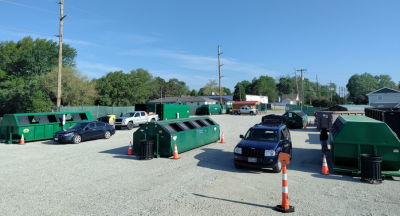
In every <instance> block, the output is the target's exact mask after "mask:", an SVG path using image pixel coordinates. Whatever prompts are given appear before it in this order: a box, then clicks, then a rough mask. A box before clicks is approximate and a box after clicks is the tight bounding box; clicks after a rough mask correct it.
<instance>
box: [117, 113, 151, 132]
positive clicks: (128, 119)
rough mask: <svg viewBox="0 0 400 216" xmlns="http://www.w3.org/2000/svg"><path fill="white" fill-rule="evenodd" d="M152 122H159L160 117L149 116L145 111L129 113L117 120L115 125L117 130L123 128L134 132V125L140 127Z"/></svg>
mask: <svg viewBox="0 0 400 216" xmlns="http://www.w3.org/2000/svg"><path fill="white" fill-rule="evenodd" d="M151 121H158V115H157V114H151V115H149V114H147V113H146V112H145V111H135V112H128V113H126V114H125V115H124V116H122V117H119V118H116V119H115V122H114V125H115V129H116V130H119V129H121V127H127V128H128V130H132V128H133V126H134V125H139V126H140V125H142V124H145V123H147V122H151Z"/></svg>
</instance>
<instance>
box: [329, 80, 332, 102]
mask: <svg viewBox="0 0 400 216" xmlns="http://www.w3.org/2000/svg"><path fill="white" fill-rule="evenodd" d="M329 93H330V95H331V102H332V81H329Z"/></svg>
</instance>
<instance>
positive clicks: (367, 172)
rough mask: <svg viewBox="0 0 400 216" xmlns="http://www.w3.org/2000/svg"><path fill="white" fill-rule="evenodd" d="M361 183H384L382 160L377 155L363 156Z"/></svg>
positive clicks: (361, 156)
mask: <svg viewBox="0 0 400 216" xmlns="http://www.w3.org/2000/svg"><path fill="white" fill-rule="evenodd" d="M360 159H361V181H363V182H369V183H372V184H378V183H382V170H381V162H382V158H381V157H380V156H377V155H370V154H361V155H360Z"/></svg>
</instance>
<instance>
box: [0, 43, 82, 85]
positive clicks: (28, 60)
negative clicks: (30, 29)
mask: <svg viewBox="0 0 400 216" xmlns="http://www.w3.org/2000/svg"><path fill="white" fill-rule="evenodd" d="M76 55H77V52H76V50H75V49H74V48H72V47H70V46H69V45H68V44H63V59H62V62H63V64H64V65H67V66H70V67H74V66H75V65H76V63H75V57H76ZM57 66H58V44H57V42H55V41H53V40H47V39H40V38H37V39H35V40H33V39H32V38H31V37H30V36H28V37H25V38H23V39H22V40H19V41H18V42H17V43H15V42H14V41H5V42H0V69H1V70H3V71H5V72H6V73H7V74H8V75H14V76H17V77H22V76H35V75H43V74H46V73H49V72H50V71H51V70H52V69H53V68H54V67H57Z"/></svg>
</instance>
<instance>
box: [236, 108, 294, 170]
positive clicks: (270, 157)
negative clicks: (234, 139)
mask: <svg viewBox="0 0 400 216" xmlns="http://www.w3.org/2000/svg"><path fill="white" fill-rule="evenodd" d="M266 117H267V118H266ZM262 119H263V122H262V123H260V124H256V125H254V126H253V127H251V128H250V129H249V130H248V131H247V133H246V135H245V136H243V135H240V138H242V139H243V140H242V141H240V142H239V143H238V144H237V145H236V147H235V150H234V163H235V167H236V168H238V169H240V168H243V167H250V168H272V170H273V171H274V172H276V173H279V172H281V169H282V164H281V163H280V162H279V159H278V158H279V153H280V152H285V153H288V154H290V159H292V140H291V136H290V132H289V129H288V128H287V127H286V124H285V122H286V117H284V116H275V115H269V116H264V117H263V118H262Z"/></svg>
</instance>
